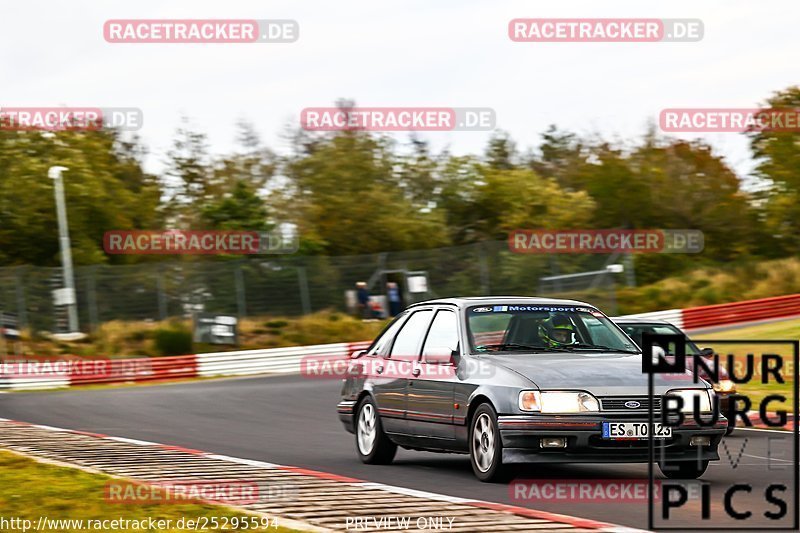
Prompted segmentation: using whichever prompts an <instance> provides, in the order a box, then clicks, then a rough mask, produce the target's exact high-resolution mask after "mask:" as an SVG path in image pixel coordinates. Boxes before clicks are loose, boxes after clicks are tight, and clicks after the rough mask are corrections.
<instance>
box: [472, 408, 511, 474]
mask: <svg viewBox="0 0 800 533" xmlns="http://www.w3.org/2000/svg"><path fill="white" fill-rule="evenodd" d="M469 459H470V461H469V462H470V464H472V471H473V472H474V473H475V477H477V478H478V479H480V480H481V481H483V482H486V483H497V482H499V481H504V480H505V479H506V475H507V469H506V468H504V466H503V442H502V439H501V438H500V431H499V430H498V427H497V413H496V412H495V410H494V408H492V406H491V405H489V404H488V403H484V404H481V405H479V406H478V408H477V409H476V410H475V414H474V415H473V416H472V420H471V421H470V429H469Z"/></svg>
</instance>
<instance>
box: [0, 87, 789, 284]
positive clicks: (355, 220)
mask: <svg viewBox="0 0 800 533" xmlns="http://www.w3.org/2000/svg"><path fill="white" fill-rule="evenodd" d="M767 104H768V105H769V106H772V107H796V106H798V105H800V87H790V88H788V89H786V90H783V91H780V92H777V93H775V94H774V95H773V96H772V97H771V98H769V99H768V101H767ZM237 129H238V138H237V148H236V150H234V151H233V153H230V154H226V155H224V156H212V155H211V153H210V150H209V147H208V145H207V139H206V136H205V135H204V134H203V133H201V132H198V131H196V130H194V129H193V128H192V127H191V126H189V124H188V122H186V121H184V122H183V123H182V124H181V126H180V127H179V128H178V130H177V132H176V135H175V138H174V141H173V144H172V147H171V149H170V150H169V152H168V154H167V156H166V161H165V162H164V163H165V165H164V171H163V173H162V175H152V174H149V173H147V172H145V170H144V167H143V161H144V158H145V156H146V154H147V151H146V147H145V146H144V145H143V143H142V142H141V140H140V139H138V138H137V137H135V136H133V137H131V136H130V135H129V134H123V133H121V132H118V131H115V130H102V131H84V132H79V131H65V132H38V131H8V130H2V131H0V265H2V266H9V265H24V264H32V265H41V266H55V265H58V264H60V262H59V250H58V237H57V235H58V233H57V221H56V214H55V209H54V204H53V189H52V188H53V185H52V182H51V180H48V179H47V178H46V176H47V169H48V168H49V167H50V166H52V165H63V166H66V167H68V168H69V169H70V170H69V172H68V173H67V174H65V189H66V196H67V207H68V216H69V224H70V235H71V239H72V245H73V258H74V261H75V262H76V264H79V265H80V264H83V265H86V264H96V263H107V264H116V263H132V262H137V261H154V260H163V259H164V258H163V257H153V256H144V257H142V256H109V255H106V254H105V253H104V251H103V234H104V232H105V231H107V230H112V229H113V230H128V229H162V228H179V229H246V230H256V231H265V230H270V229H273V228H276V227H278V226H280V225H284V224H291V225H293V226H294V227H295V228H296V231H297V232H298V234H299V236H300V243H301V247H300V251H299V252H298V253H300V254H306V255H353V254H365V253H373V252H381V251H397V250H411V249H424V248H433V247H442V246H450V245H461V244H469V243H473V242H478V241H483V240H497V239H505V238H506V237H507V235H508V233H509V232H510V231H512V230H514V229H519V228H525V229H532V228H547V229H577V228H582V229H592V228H597V229H601V228H603V229H604V228H631V229H635V228H641V229H650V228H666V229H687V228H688V229H699V230H702V231H703V232H704V234H705V252H704V253H703V254H702V256H701V257H674V256H671V257H668V256H659V257H647V258H637V261H641V262H644V263H645V264H646V265H648V266H649V267H650V270H651V271H652V272H655V273H658V274H666V273H669V272H672V271H677V270H680V269H681V268H683V267H685V266H686V265H688V264H690V262H694V263H696V262H697V261H701V262H713V263H722V262H729V261H732V260H736V259H739V258H748V257H756V258H758V257H763V258H773V257H785V256H790V255H796V253H797V250H798V245H800V143H798V141H797V139H798V137H797V134H796V133H792V132H753V133H748V134H746V135H748V136H749V142H750V146H751V150H752V154H753V157H754V160H755V163H756V165H755V170H754V172H753V175H751V176H739V175H737V173H736V172H735V171H734V169H732V168H731V166H730V165H729V164H728V162H727V161H725V159H724V158H722V157H721V156H719V155H717V154H715V153H714V150H713V149H712V147H711V146H709V145H708V144H706V143H704V142H703V141H700V140H694V141H685V140H680V139H675V138H667V137H664V136H661V135H659V134H658V132H657V131H656V130H655V129H654V128H651V129H650V130H649V131H647V132H646V133H645V134H644V135H643V136H642V137H641V138H638V139H634V140H631V141H628V142H626V143H619V142H611V141H609V140H607V139H603V138H601V137H599V136H581V135H577V134H575V133H572V132H568V131H563V130H560V129H558V128H557V127H556V126H551V127H550V128H549V129H548V130H547V131H545V132H544V133H543V134H542V135H541V141H540V143H539V144H538V146H535V147H531V148H521V147H518V146H517V144H516V143H515V141H514V140H513V139H512V138H511V137H510V136H509V135H508V134H506V133H504V132H497V133H496V134H495V135H494V136H493V137H492V138H491V139H490V140H489V142H488V144H487V146H486V148H485V150H484V152H483V153H481V154H473V155H455V154H452V153H450V152H449V151H448V150H442V151H439V152H434V151H433V150H432V148H431V146H430V145H429V144H428V143H427V142H426V141H425V140H422V139H420V138H418V137H416V136H414V135H410V137H409V139H408V140H407V141H397V140H393V139H392V138H390V137H388V136H384V135H380V134H376V133H370V132H365V131H340V132H333V133H317V132H313V133H312V132H307V131H303V130H302V129H299V128H298V129H290V130H289V132H288V133H287V136H288V139H289V141H290V146H291V149H290V150H289V152H288V153H287V154H280V155H279V154H277V153H276V152H275V151H273V150H271V149H270V148H269V147H267V146H265V145H264V143H263V142H262V141H261V140H260V138H259V136H258V134H257V133H256V131H255V129H254V127H253V126H252V125H250V124H247V123H241V124H239V125H238V128H237ZM745 181H746V182H747V183H749V185H748V186H743V183H745ZM193 259H196V258H191V259H188V258H185V260H193Z"/></svg>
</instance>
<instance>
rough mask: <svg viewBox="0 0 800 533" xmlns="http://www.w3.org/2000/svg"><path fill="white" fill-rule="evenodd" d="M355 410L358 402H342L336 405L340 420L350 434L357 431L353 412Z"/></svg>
mask: <svg viewBox="0 0 800 533" xmlns="http://www.w3.org/2000/svg"><path fill="white" fill-rule="evenodd" d="M355 408H356V400H342V401H341V402H339V403H338V404H337V405H336V412H337V413H339V420H340V421H341V422H342V424H344V428H345V429H346V430H347V431H349V432H350V433H355V431H356V429H355V424H354V422H353V410H354V409H355Z"/></svg>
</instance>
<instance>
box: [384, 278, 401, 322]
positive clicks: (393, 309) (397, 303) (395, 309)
mask: <svg viewBox="0 0 800 533" xmlns="http://www.w3.org/2000/svg"><path fill="white" fill-rule="evenodd" d="M386 297H387V299H388V300H389V315H391V316H397V315H399V314H400V311H402V310H403V303H402V300H401V299H400V288H399V287H398V286H397V283H395V282H394V281H390V282H389V283H387V284H386Z"/></svg>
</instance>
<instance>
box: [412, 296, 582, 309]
mask: <svg viewBox="0 0 800 533" xmlns="http://www.w3.org/2000/svg"><path fill="white" fill-rule="evenodd" d="M509 302H514V303H519V304H522V305H552V306H557V305H572V306H576V305H580V306H585V307H591V308H593V309H597V306H595V305H592V304H587V303H586V302H579V301H578V300H559V299H555V298H539V297H536V296H465V297H461V298H437V299H435V300H426V301H424V302H417V303H415V304H411V305H409V307H417V306H423V305H453V306H456V307H459V308H463V307H469V306H472V305H481V304H483V305H493V304H507V303H509Z"/></svg>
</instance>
